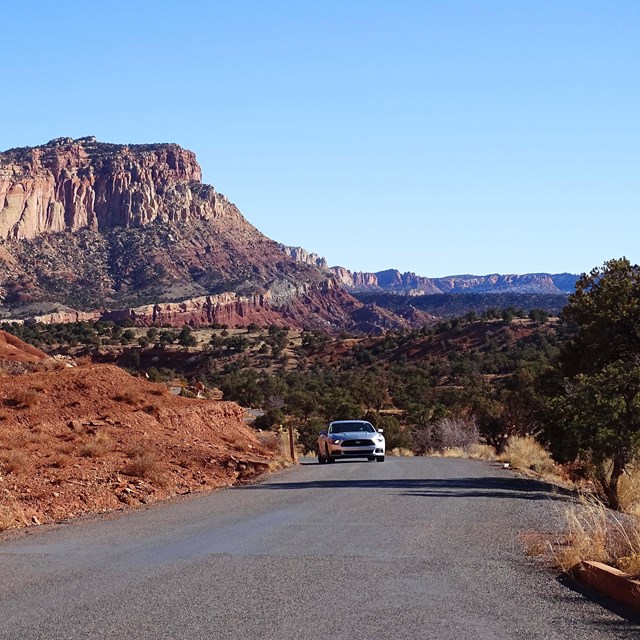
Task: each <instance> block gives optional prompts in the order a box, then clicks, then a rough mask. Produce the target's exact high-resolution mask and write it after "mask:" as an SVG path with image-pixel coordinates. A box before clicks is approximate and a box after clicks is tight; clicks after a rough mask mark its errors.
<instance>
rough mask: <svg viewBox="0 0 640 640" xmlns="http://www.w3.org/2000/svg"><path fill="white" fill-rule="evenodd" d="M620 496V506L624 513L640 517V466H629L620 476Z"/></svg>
mask: <svg viewBox="0 0 640 640" xmlns="http://www.w3.org/2000/svg"><path fill="white" fill-rule="evenodd" d="M618 497H619V499H620V507H621V509H622V511H624V513H629V514H631V515H633V516H636V517H640V466H639V465H635V466H633V467H630V468H628V469H627V470H626V471H625V473H623V474H622V475H621V476H620V480H619V482H618Z"/></svg>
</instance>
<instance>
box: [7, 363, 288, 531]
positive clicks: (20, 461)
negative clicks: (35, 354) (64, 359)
mask: <svg viewBox="0 0 640 640" xmlns="http://www.w3.org/2000/svg"><path fill="white" fill-rule="evenodd" d="M276 449H277V442H276V441H275V440H274V439H273V438H271V437H270V436H269V435H267V434H264V435H263V434H260V433H256V432H254V431H253V430H251V429H249V428H247V427H246V426H245V425H244V423H243V410H242V409H241V408H240V407H239V406H237V405H236V404H234V403H228V402H219V401H214V400H200V399H198V400H196V399H188V398H181V397H174V396H171V395H170V394H169V393H168V391H167V390H166V389H165V387H164V386H163V385H159V384H154V383H150V382H148V381H146V380H143V379H140V378H133V377H131V376H130V375H128V374H127V373H126V372H125V371H123V370H122V369H119V368H117V367H114V366H109V365H88V366H81V367H77V368H67V369H58V370H51V371H42V372H37V373H28V374H24V375H17V376H10V375H4V376H0V530H3V529H7V528H11V527H17V526H25V525H28V524H38V523H47V522H54V521H58V520H62V519H66V518H69V517H74V516H78V515H82V514H85V513H88V512H101V511H109V510H113V509H118V508H121V507H122V506H123V505H130V506H136V505H140V504H146V503H149V502H152V501H156V500H160V499H162V498H166V497H169V496H173V495H177V494H185V493H190V492H195V491H202V490H206V489H211V488H214V487H220V486H225V485H230V484H234V483H236V482H239V481H243V480H248V479H250V478H252V477H254V476H256V475H258V474H260V473H263V472H265V471H267V470H268V469H269V468H270V466H272V465H273V464H274V458H275V457H276V455H277V452H276Z"/></svg>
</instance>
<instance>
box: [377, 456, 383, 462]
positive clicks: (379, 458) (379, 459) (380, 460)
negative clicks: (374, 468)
mask: <svg viewBox="0 0 640 640" xmlns="http://www.w3.org/2000/svg"><path fill="white" fill-rule="evenodd" d="M376 462H384V456H378V457H377V458H376Z"/></svg>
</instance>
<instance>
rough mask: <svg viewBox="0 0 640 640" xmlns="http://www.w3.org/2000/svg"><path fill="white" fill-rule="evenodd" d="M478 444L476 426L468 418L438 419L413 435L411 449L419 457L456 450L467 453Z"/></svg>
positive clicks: (478, 435)
mask: <svg viewBox="0 0 640 640" xmlns="http://www.w3.org/2000/svg"><path fill="white" fill-rule="evenodd" d="M479 442H480V434H479V431H478V426H477V425H476V422H475V420H473V419H469V418H439V419H438V420H436V421H435V422H434V423H432V424H428V425H426V426H425V427H422V428H421V429H418V430H416V431H415V432H414V433H413V449H414V451H415V452H416V453H417V454H419V455H424V454H426V453H431V452H434V451H436V452H443V451H445V450H447V449H456V448H457V449H462V450H464V451H468V450H469V449H470V448H471V447H472V446H474V445H477V444H479Z"/></svg>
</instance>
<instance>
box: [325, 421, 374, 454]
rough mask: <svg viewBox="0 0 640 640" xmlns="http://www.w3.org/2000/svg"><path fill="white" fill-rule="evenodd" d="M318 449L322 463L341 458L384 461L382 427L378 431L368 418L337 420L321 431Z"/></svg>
mask: <svg viewBox="0 0 640 640" xmlns="http://www.w3.org/2000/svg"><path fill="white" fill-rule="evenodd" d="M317 450H318V462H319V463H320V464H325V463H326V462H333V461H334V460H337V459H339V458H367V459H369V460H371V461H373V460H377V461H378V462H384V452H385V442H384V436H383V435H382V429H378V430H377V431H376V430H375V428H374V426H373V425H372V424H371V423H370V422H367V421H366V420H335V421H334V422H331V423H329V428H328V429H327V430H326V431H321V432H320V436H319V438H318V444H317Z"/></svg>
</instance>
